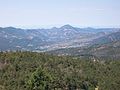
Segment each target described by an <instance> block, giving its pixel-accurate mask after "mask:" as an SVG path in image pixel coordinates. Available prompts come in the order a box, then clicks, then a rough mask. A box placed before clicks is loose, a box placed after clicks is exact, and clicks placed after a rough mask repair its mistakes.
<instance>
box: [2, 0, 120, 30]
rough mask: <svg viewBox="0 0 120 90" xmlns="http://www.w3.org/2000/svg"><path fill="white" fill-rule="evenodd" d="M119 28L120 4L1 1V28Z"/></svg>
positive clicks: (107, 0)
mask: <svg viewBox="0 0 120 90" xmlns="http://www.w3.org/2000/svg"><path fill="white" fill-rule="evenodd" d="M64 24H71V25H74V26H79V27H120V0H0V26H2V27H6V26H14V27H22V28H23V27H24V28H41V27H52V26H58V27H59V26H62V25H64Z"/></svg>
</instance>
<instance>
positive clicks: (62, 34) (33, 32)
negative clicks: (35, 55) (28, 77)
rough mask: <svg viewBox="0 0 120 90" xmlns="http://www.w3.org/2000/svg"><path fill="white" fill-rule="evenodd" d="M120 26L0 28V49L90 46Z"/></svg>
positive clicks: (44, 49)
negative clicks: (96, 27)
mask: <svg viewBox="0 0 120 90" xmlns="http://www.w3.org/2000/svg"><path fill="white" fill-rule="evenodd" d="M118 31H119V28H98V29H95V28H77V27H73V26H71V25H64V26H62V27H60V28H57V27H53V28H51V29H20V28H14V27H6V28H2V27H1V28H0V50H2V51H7V50H24V51H37V52H41V51H50V50H56V49H61V48H71V47H83V46H88V45H89V44H91V42H94V41H95V40H97V39H99V38H102V37H106V36H107V35H109V34H111V33H115V32H118Z"/></svg>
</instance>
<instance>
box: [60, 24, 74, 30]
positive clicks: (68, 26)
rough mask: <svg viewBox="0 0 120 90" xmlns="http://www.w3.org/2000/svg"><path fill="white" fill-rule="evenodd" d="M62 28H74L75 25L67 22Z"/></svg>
mask: <svg viewBox="0 0 120 90" xmlns="http://www.w3.org/2000/svg"><path fill="white" fill-rule="evenodd" d="M61 28H62V29H71V28H74V27H72V26H71V25H69V24H66V25H64V26H62V27H61Z"/></svg>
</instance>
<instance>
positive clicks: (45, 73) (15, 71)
mask: <svg viewBox="0 0 120 90" xmlns="http://www.w3.org/2000/svg"><path fill="white" fill-rule="evenodd" d="M119 77H120V61H119V60H102V59H101V60H98V59H96V58H91V57H89V56H86V57H85V56H84V57H72V56H54V55H47V54H45V53H35V52H20V51H17V52H1V53H0V90H94V88H95V87H97V86H98V87H99V90H119V89H120V79H119Z"/></svg>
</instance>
